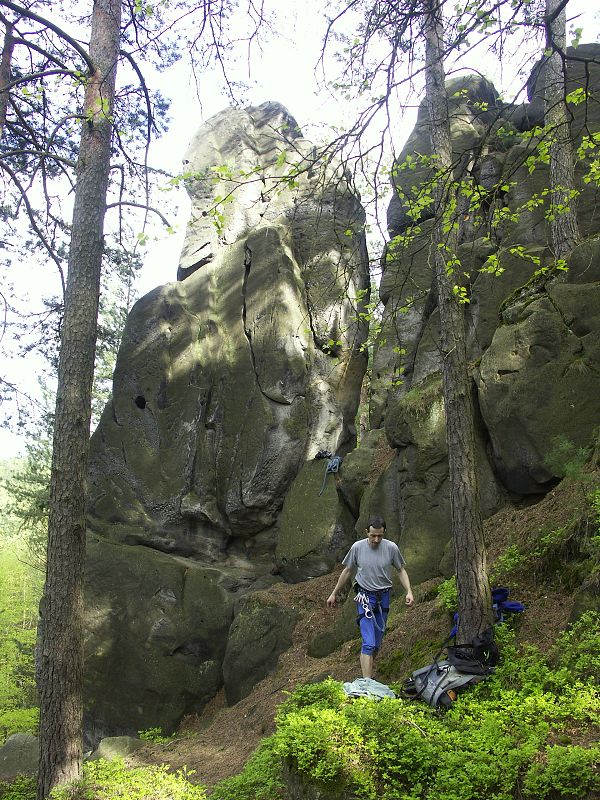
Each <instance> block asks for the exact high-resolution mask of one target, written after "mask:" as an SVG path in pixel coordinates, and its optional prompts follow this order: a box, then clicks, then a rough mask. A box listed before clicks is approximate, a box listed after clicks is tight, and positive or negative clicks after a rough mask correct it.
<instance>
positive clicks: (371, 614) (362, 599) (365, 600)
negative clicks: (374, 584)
mask: <svg viewBox="0 0 600 800" xmlns="http://www.w3.org/2000/svg"><path fill="white" fill-rule="evenodd" d="M373 594H375V602H376V604H377V608H376V610H377V611H378V612H379V616H380V618H381V620H382V624H383V627H379V623H378V622H377V619H376V617H375V611H374V610H373V609H372V608H371V604H370V602H369V596H368V594H367V593H366V592H364V591H363V590H362V589H361V590H360V591H359V592H358V594H357V595H356V597H355V598H354V602H356V603H360V605H361V606H362V607H363V611H364V613H363V614H361V615H359V617H358V618H357V620H356V621H357V622H359V623H360V620H361V619H362V617H364V618H365V619H372V620H373V625H374V626H375V627H376V628H377V630H378V631H379V632H380V633H382V634H383V633H385V627H386V618H385V616H384V612H385V611H389V609H387V608H383V606H382V605H381V599H380V598H379V597H378V594H379V593H378V592H374V593H373Z"/></svg>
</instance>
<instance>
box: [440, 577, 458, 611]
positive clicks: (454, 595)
mask: <svg viewBox="0 0 600 800" xmlns="http://www.w3.org/2000/svg"><path fill="white" fill-rule="evenodd" d="M437 595H438V597H439V600H440V603H441V605H442V608H445V609H446V611H456V609H457V608H458V587H457V586H456V576H455V575H453V576H452V577H451V578H448V580H447V581H442V583H440V585H439V586H438V588H437Z"/></svg>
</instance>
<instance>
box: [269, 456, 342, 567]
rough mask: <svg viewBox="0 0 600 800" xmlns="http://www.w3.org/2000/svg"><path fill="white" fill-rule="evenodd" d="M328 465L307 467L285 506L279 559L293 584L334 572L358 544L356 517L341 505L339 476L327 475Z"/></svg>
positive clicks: (317, 463)
mask: <svg viewBox="0 0 600 800" xmlns="http://www.w3.org/2000/svg"><path fill="white" fill-rule="evenodd" d="M327 463H328V462H327V460H325V459H318V460H315V461H310V462H308V463H307V464H305V465H304V467H303V468H302V469H301V471H300V472H299V473H298V476H297V477H296V479H295V481H294V483H293V484H292V486H291V488H290V491H289V492H288V494H287V496H286V498H285V502H284V504H283V510H282V512H281V518H280V522H279V537H278V540H277V547H276V549H275V559H276V563H277V567H278V569H279V571H280V572H281V574H282V575H283V577H284V578H285V579H286V580H287V581H290V582H293V583H296V582H297V581H303V580H307V579H308V578H315V577H317V576H319V575H326V574H327V573H328V572H331V570H332V569H333V567H334V566H335V565H336V564H339V562H340V561H341V560H342V558H343V557H344V555H345V554H346V552H347V550H348V548H349V547H350V545H351V544H352V542H353V541H354V517H353V516H352V515H351V514H350V512H349V511H348V509H347V508H346V506H345V505H344V504H341V503H340V501H339V498H338V493H337V491H336V481H337V474H336V473H331V474H327V473H326V469H327ZM341 469H342V471H343V469H344V467H343V465H342V468H341Z"/></svg>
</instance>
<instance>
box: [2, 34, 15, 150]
mask: <svg viewBox="0 0 600 800" xmlns="http://www.w3.org/2000/svg"><path fill="white" fill-rule="evenodd" d="M14 47H15V40H14V36H13V26H12V25H11V23H10V22H8V21H7V22H6V23H5V32H4V44H3V46H2V58H1V59H0V139H1V138H2V136H4V128H5V127H6V117H7V113H8V96H9V92H8V89H5V87H6V86H7V85H8V83H9V82H10V67H11V61H12V55H13V50H14Z"/></svg>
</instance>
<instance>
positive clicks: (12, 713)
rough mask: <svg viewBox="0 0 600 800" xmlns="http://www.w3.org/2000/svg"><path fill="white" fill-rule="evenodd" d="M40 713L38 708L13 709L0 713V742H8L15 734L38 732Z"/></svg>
mask: <svg viewBox="0 0 600 800" xmlns="http://www.w3.org/2000/svg"><path fill="white" fill-rule="evenodd" d="M39 716H40V712H39V709H38V708H11V709H9V710H8V711H0V742H4V741H6V739H8V737H9V736H12V735H13V733H33V734H37V732H38V723H39Z"/></svg>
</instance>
